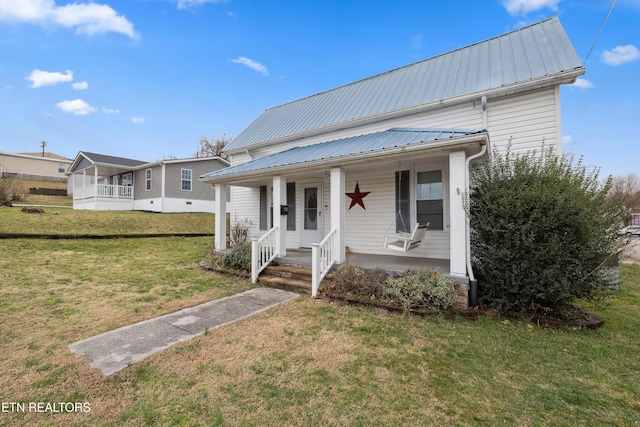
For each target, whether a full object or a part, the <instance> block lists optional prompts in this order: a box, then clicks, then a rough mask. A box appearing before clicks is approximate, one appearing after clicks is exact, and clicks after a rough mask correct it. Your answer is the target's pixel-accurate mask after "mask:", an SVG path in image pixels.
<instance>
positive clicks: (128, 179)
mask: <svg viewBox="0 0 640 427" xmlns="http://www.w3.org/2000/svg"><path fill="white" fill-rule="evenodd" d="M122 185H133V174H132V173H131V172H129V173H125V174H123V175H122Z"/></svg>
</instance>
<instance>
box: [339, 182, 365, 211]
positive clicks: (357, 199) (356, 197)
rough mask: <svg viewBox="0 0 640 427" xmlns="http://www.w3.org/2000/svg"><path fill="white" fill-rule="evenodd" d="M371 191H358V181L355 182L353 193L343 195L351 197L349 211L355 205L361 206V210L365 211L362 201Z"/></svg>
mask: <svg viewBox="0 0 640 427" xmlns="http://www.w3.org/2000/svg"><path fill="white" fill-rule="evenodd" d="M369 193H371V191H360V186H359V185H358V181H356V189H355V190H353V193H345V194H346V195H347V196H349V197H351V205H349V210H351V208H352V207H354V206H355V205H360V206H362V209H364V210H367V208H365V207H364V200H362V199H364V198H365V197H366V196H367V195H368V194H369Z"/></svg>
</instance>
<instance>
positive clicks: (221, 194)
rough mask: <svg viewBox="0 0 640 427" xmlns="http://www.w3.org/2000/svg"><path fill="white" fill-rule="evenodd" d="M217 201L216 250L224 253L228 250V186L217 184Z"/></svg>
mask: <svg viewBox="0 0 640 427" xmlns="http://www.w3.org/2000/svg"><path fill="white" fill-rule="evenodd" d="M214 187H215V190H216V200H215V203H214V212H215V215H216V217H215V220H216V224H215V233H216V235H215V249H216V250H217V251H224V250H225V249H227V185H226V184H215V186H214Z"/></svg>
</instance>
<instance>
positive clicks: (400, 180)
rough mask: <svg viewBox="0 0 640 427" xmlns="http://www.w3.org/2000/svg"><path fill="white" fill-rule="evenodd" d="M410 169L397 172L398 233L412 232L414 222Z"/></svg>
mask: <svg viewBox="0 0 640 427" xmlns="http://www.w3.org/2000/svg"><path fill="white" fill-rule="evenodd" d="M410 188H411V187H409V171H408V170H404V171H397V172H396V199H395V200H396V211H395V213H396V233H410V232H411V228H412V227H413V224H411V220H410V219H409V218H410V217H411V215H410V214H411V212H410V207H411V200H410V198H409V189H410Z"/></svg>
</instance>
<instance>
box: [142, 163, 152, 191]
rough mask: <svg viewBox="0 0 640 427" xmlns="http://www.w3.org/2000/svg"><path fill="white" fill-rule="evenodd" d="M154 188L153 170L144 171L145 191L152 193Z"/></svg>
mask: <svg viewBox="0 0 640 427" xmlns="http://www.w3.org/2000/svg"><path fill="white" fill-rule="evenodd" d="M152 188H153V169H151V168H149V169H145V171H144V191H151V189H152Z"/></svg>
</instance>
